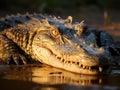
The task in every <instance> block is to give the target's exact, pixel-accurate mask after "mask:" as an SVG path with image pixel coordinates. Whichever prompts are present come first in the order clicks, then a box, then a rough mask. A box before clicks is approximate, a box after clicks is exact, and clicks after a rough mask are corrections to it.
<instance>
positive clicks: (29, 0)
mask: <svg viewBox="0 0 120 90" xmlns="http://www.w3.org/2000/svg"><path fill="white" fill-rule="evenodd" d="M83 7H87V8H83ZM79 8H83V10H85V9H88V8H93V9H94V8H100V9H109V8H113V9H120V0H0V9H2V10H9V11H18V12H19V11H38V12H48V13H49V12H50V13H52V12H58V13H59V12H63V11H67V10H71V9H72V10H74V9H79Z"/></svg>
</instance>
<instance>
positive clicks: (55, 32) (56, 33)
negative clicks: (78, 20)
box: [51, 30, 59, 36]
mask: <svg viewBox="0 0 120 90" xmlns="http://www.w3.org/2000/svg"><path fill="white" fill-rule="evenodd" d="M51 33H52V35H54V36H57V35H59V32H58V31H57V30H52V32H51Z"/></svg>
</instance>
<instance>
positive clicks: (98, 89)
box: [0, 65, 120, 90]
mask: <svg viewBox="0 0 120 90" xmlns="http://www.w3.org/2000/svg"><path fill="white" fill-rule="evenodd" d="M88 89H89V90H120V67H113V70H112V72H111V73H110V74H109V75H103V76H89V75H79V74H74V73H71V72H67V71H64V70H60V69H56V68H53V67H50V66H46V65H27V66H2V65H1V66H0V90H88Z"/></svg>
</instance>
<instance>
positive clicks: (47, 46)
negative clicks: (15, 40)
mask: <svg viewBox="0 0 120 90" xmlns="http://www.w3.org/2000/svg"><path fill="white" fill-rule="evenodd" d="M64 27H65V26H64ZM78 27H79V30H78V29H77V28H78ZM64 29H65V30H64ZM64 29H63V26H61V27H55V26H52V25H50V26H49V25H48V26H42V27H41V28H40V30H38V31H37V33H36V35H35V36H34V39H33V43H32V52H33V56H35V59H37V60H38V61H40V62H42V63H45V64H48V65H51V66H54V67H58V68H61V69H64V70H67V71H71V72H75V73H80V74H91V75H96V74H100V73H106V72H109V68H110V64H111V58H110V57H109V55H110V54H109V52H108V51H107V50H105V49H104V48H103V47H99V46H98V45H97V43H96V37H95V35H94V34H93V33H89V31H88V30H87V27H85V26H84V27H83V26H82V27H81V24H80V25H78V24H75V25H73V27H72V29H71V28H64Z"/></svg>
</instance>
